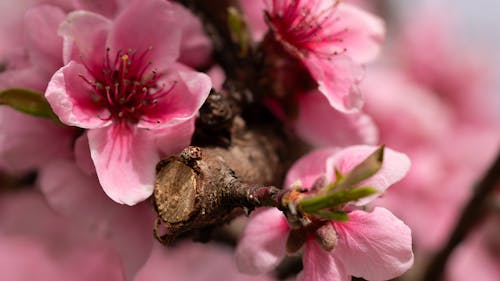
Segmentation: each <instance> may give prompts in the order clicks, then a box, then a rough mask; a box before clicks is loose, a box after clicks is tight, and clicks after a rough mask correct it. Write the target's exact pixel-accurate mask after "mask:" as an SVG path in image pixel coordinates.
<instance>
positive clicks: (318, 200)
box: [298, 187, 378, 213]
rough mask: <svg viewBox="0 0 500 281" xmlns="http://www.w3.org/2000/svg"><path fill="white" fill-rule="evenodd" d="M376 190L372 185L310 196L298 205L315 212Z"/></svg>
mask: <svg viewBox="0 0 500 281" xmlns="http://www.w3.org/2000/svg"><path fill="white" fill-rule="evenodd" d="M377 192H378V190H376V189H375V188H372V187H357V188H353V189H348V190H340V191H336V192H331V193H328V194H324V195H318V196H315V197H311V198H304V199H302V200H301V201H300V202H299V204H298V205H299V207H300V208H301V209H302V210H303V211H304V212H306V213H317V212H318V211H320V210H323V209H328V208H335V207H338V206H340V205H342V204H345V203H348V202H351V201H357V200H359V199H361V198H364V197H367V196H370V195H372V194H375V193H377Z"/></svg>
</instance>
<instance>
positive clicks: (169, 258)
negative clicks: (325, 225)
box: [134, 241, 274, 281]
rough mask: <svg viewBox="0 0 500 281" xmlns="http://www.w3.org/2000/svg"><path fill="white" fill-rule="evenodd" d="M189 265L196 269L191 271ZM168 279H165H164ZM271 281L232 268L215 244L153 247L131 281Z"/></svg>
mask: <svg viewBox="0 0 500 281" xmlns="http://www.w3.org/2000/svg"><path fill="white" fill-rule="evenodd" d="M192 265H196V270H193V267H192ZM166 275H168V278H167V279H166V278H165V276H166ZM167 280H172V281H215V280H228V281H271V280H274V279H272V278H270V277H268V276H249V275H245V274H242V273H239V272H238V271H237V270H236V268H235V267H234V261H233V259H232V251H231V249H230V248H226V247H222V246H220V245H217V244H216V243H207V244H201V243H193V242H186V241H184V242H182V241H181V243H176V245H175V247H165V246H163V245H160V243H155V247H154V248H153V251H152V253H151V256H150V257H149V259H148V261H147V262H146V264H145V265H144V267H143V268H142V269H141V271H139V272H138V274H137V275H136V276H135V278H134V281H167Z"/></svg>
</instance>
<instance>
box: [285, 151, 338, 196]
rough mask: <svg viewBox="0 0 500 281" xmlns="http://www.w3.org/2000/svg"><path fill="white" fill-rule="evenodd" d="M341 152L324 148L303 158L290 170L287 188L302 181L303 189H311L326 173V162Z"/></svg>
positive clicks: (287, 176)
mask: <svg viewBox="0 0 500 281" xmlns="http://www.w3.org/2000/svg"><path fill="white" fill-rule="evenodd" d="M339 150H340V149H339V148H333V147H332V148H322V149H317V150H315V151H312V152H309V153H308V154H306V155H305V156H302V157H301V158H300V159H299V160H297V161H296V162H295V163H294V164H293V166H292V167H291V168H290V170H288V173H287V175H286V180H285V187H286V188H288V187H290V186H291V185H292V184H294V183H295V182H296V181H300V182H301V184H302V187H305V188H308V187H311V186H312V185H313V184H314V182H315V181H316V180H317V179H318V178H319V177H321V176H322V175H324V174H325V173H326V160H327V159H328V158H330V157H331V156H332V155H335V153H337V152H338V151H339Z"/></svg>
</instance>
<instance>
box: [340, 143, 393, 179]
mask: <svg viewBox="0 0 500 281" xmlns="http://www.w3.org/2000/svg"><path fill="white" fill-rule="evenodd" d="M383 161H384V145H382V146H380V147H379V148H377V150H375V151H374V152H373V153H372V154H370V156H368V157H367V158H366V159H365V160H363V162H361V163H359V164H358V165H357V166H356V167H354V168H353V169H352V170H351V171H350V172H349V173H347V174H345V175H343V177H342V178H341V179H340V180H339V181H337V184H336V186H335V187H337V188H338V189H348V188H351V187H352V186H354V185H355V184H357V183H359V182H361V181H364V180H366V179H368V178H370V177H372V176H373V175H375V174H376V173H377V172H378V171H379V170H380V168H382V162H383Z"/></svg>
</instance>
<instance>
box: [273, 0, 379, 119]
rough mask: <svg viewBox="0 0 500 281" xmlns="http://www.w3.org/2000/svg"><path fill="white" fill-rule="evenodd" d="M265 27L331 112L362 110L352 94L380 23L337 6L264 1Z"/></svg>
mask: <svg viewBox="0 0 500 281" xmlns="http://www.w3.org/2000/svg"><path fill="white" fill-rule="evenodd" d="M266 3H267V9H266V10H267V11H266V21H267V23H268V25H269V27H270V29H271V30H272V32H273V34H274V38H275V39H276V40H277V41H279V42H280V43H281V44H282V45H283V46H284V48H285V50H286V51H287V52H288V53H290V54H291V55H292V56H294V57H296V58H297V59H299V60H300V61H302V63H303V64H304V65H305V66H306V68H307V69H308V70H309V72H310V74H311V76H312V77H313V79H314V80H315V81H316V82H317V83H318V86H319V87H318V89H319V91H320V92H321V93H323V94H324V95H325V97H326V98H327V99H328V102H329V103H330V105H331V106H332V107H334V108H335V109H337V110H340V111H342V112H352V111H356V110H358V109H359V108H360V107H361V105H362V99H361V95H360V93H359V92H358V90H357V87H356V86H357V84H358V83H359V82H360V80H361V78H362V76H363V71H362V69H361V66H360V64H362V63H366V62H368V61H370V60H372V59H373V58H374V57H375V56H376V55H377V53H378V51H379V47H380V43H381V41H382V39H383V37H384V32H385V31H384V24H383V22H382V21H381V20H380V19H379V18H377V17H375V16H374V15H371V14H369V13H366V12H364V11H362V10H360V9H358V8H356V7H354V6H350V5H347V4H342V3H341V1H337V0H327V1H319V0H302V1H300V0H299V1H291V0H275V1H267V2H266Z"/></svg>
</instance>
